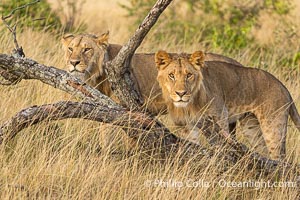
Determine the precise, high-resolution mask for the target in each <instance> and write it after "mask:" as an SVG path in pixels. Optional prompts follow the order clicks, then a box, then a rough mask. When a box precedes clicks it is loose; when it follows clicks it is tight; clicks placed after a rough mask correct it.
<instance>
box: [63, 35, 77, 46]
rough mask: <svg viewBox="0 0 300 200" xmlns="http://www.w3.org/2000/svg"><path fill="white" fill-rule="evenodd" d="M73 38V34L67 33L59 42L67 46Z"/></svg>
mask: <svg viewBox="0 0 300 200" xmlns="http://www.w3.org/2000/svg"><path fill="white" fill-rule="evenodd" d="M74 37H75V36H74V35H73V34H71V33H67V34H65V35H64V36H63V37H62V38H61V42H62V44H63V45H64V46H68V45H69V44H70V42H71V41H72V40H73V39H74Z"/></svg>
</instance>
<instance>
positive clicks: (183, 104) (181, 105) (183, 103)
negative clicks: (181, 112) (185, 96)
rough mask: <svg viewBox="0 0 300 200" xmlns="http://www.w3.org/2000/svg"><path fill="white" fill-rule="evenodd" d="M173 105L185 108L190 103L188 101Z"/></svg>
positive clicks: (176, 102)
mask: <svg viewBox="0 0 300 200" xmlns="http://www.w3.org/2000/svg"><path fill="white" fill-rule="evenodd" d="M173 104H174V106H175V107H177V108H184V107H186V106H187V105H188V104H189V102H188V101H174V102H173Z"/></svg>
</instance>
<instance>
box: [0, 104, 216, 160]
mask: <svg viewBox="0 0 300 200" xmlns="http://www.w3.org/2000/svg"><path fill="white" fill-rule="evenodd" d="M67 118H82V119H87V120H92V121H97V122H105V123H112V124H114V125H116V126H120V127H121V128H122V129H124V130H125V133H127V135H128V136H129V137H130V138H132V139H133V140H134V141H136V142H138V145H139V147H140V148H141V149H142V150H143V151H145V152H150V153H152V152H159V154H160V155H163V157H166V156H167V157H168V156H170V155H171V154H174V153H177V152H179V151H183V152H185V155H186V158H187V159H190V158H191V157H192V156H197V157H198V158H203V157H210V156H212V155H213V151H212V150H208V149H205V148H202V147H201V146H199V145H196V144H193V143H189V142H187V141H185V140H183V139H180V138H178V137H176V136H175V135H174V134H172V133H171V132H170V131H169V130H168V129H167V128H165V127H164V125H163V124H161V123H159V122H158V121H156V120H155V119H153V118H151V117H149V116H148V115H146V114H144V113H139V112H129V111H127V110H126V109H125V108H120V107H114V108H111V107H108V106H103V105H100V104H97V103H93V102H71V101H61V102H58V103H54V104H46V105H42V106H32V107H29V108H26V109H23V110H21V111H20V112H18V113H17V114H16V115H15V116H13V117H12V118H11V119H10V120H8V121H6V122H5V123H4V124H3V125H2V126H1V127H0V141H1V142H3V141H8V140H10V139H12V138H14V137H15V136H16V135H17V134H18V133H19V132H20V131H21V130H23V129H25V128H27V127H29V126H32V125H35V124H38V123H41V122H49V121H52V120H62V119H67Z"/></svg>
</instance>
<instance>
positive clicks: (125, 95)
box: [106, 0, 172, 109]
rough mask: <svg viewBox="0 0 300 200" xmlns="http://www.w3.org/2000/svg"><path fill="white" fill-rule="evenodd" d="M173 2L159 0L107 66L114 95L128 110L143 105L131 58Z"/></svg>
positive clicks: (170, 0)
mask: <svg viewBox="0 0 300 200" xmlns="http://www.w3.org/2000/svg"><path fill="white" fill-rule="evenodd" d="M171 2H172V0H158V1H157V2H156V3H155V5H154V6H153V8H152V9H151V10H150V12H149V14H148V15H147V16H146V18H145V19H144V21H143V22H142V24H141V25H140V26H139V27H138V29H137V30H136V31H135V33H134V34H133V36H132V37H131V38H130V39H129V41H128V42H127V43H126V44H125V45H124V46H123V47H122V48H121V50H120V51H119V53H118V55H117V56H116V58H115V59H114V60H112V61H111V62H108V63H107V64H106V70H107V74H108V79H109V82H110V83H111V85H112V89H113V91H114V94H115V95H116V96H117V97H118V98H119V99H120V100H121V102H122V104H123V105H126V106H127V107H128V108H133V109H136V108H139V107H140V106H141V105H142V104H143V100H142V98H141V95H140V93H139V90H138V89H137V87H136V85H135V80H134V79H135V78H134V77H133V76H132V75H131V72H130V69H129V66H130V62H131V57H132V55H133V54H134V52H135V50H136V49H137V48H138V47H139V45H140V44H141V43H142V41H143V39H144V38H145V36H146V35H147V33H148V32H149V31H150V29H151V28H152V26H153V25H154V24H155V22H156V21H157V19H158V17H159V16H160V14H161V13H162V12H163V11H164V10H165V8H166V7H167V6H168V5H169V4H170V3H171Z"/></svg>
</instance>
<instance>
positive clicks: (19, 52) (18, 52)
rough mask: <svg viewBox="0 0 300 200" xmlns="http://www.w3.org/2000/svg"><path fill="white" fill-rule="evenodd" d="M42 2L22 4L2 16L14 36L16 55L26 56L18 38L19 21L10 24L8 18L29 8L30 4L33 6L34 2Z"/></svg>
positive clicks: (14, 51) (38, 0)
mask: <svg viewBox="0 0 300 200" xmlns="http://www.w3.org/2000/svg"><path fill="white" fill-rule="evenodd" d="M38 2H40V0H36V1H33V2H30V3H27V4H24V5H22V6H19V7H17V8H15V9H13V10H12V11H11V12H10V13H9V14H8V15H6V16H3V15H2V17H1V19H2V22H3V23H4V24H5V26H6V27H7V29H8V30H9V31H10V32H11V34H12V36H13V40H14V45H15V49H14V50H13V54H14V55H15V56H16V57H25V53H24V51H23V48H22V46H19V43H18V40H17V24H18V23H17V22H16V23H15V24H14V25H10V24H9V23H8V22H7V21H6V20H7V19H9V18H11V17H12V16H13V14H14V13H15V12H16V11H18V10H21V9H24V8H27V7H28V6H31V5H33V4H36V3H38Z"/></svg>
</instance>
